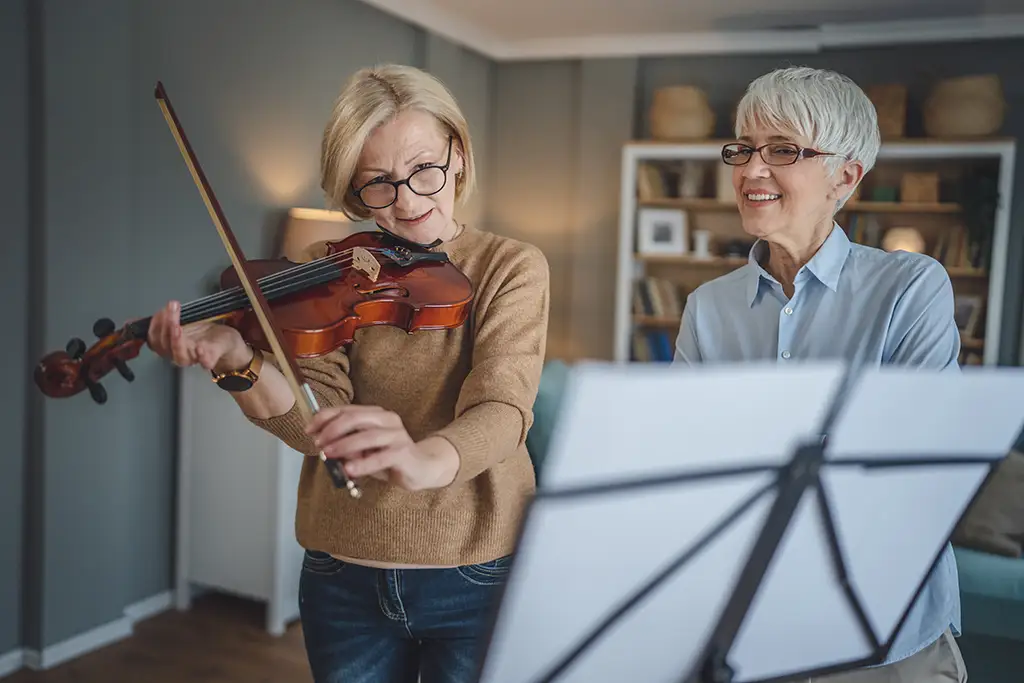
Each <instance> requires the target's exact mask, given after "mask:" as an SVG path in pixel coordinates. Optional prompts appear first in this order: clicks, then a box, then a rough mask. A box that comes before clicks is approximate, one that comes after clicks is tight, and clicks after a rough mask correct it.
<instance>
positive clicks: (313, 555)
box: [302, 550, 345, 576]
mask: <svg viewBox="0 0 1024 683" xmlns="http://www.w3.org/2000/svg"><path fill="white" fill-rule="evenodd" d="M344 568H345V563H344V562H342V561H341V560H339V559H338V558H336V557H333V556H331V555H330V554H329V553H325V552H323V551H321V550H307V551H306V552H305V554H304V555H303V557H302V570H303V571H305V572H308V573H310V574H321V575H323V576H333V575H335V574H337V573H338V572H340V571H341V570H342V569H344Z"/></svg>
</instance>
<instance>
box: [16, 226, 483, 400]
mask: <svg viewBox="0 0 1024 683" xmlns="http://www.w3.org/2000/svg"><path fill="white" fill-rule="evenodd" d="M326 248H327V254H326V255H325V256H323V257H321V258H318V259H316V260H314V261H310V262H308V263H294V262H292V261H288V260H287V259H283V258H281V259H264V260H250V261H247V265H248V266H249V268H250V269H251V271H252V272H253V273H254V274H255V275H256V281H257V283H258V284H259V288H260V290H261V291H262V292H263V294H264V296H265V297H266V298H267V301H268V302H269V303H270V311H271V313H272V314H273V316H274V318H275V320H276V321H277V323H278V325H279V327H280V329H281V339H282V341H283V342H284V343H285V344H286V345H287V346H288V347H289V348H290V349H292V353H293V354H294V356H295V357H297V358H316V357H319V356H323V355H326V354H328V353H331V352H332V351H335V350H337V349H339V348H341V347H342V346H347V345H349V344H351V343H352V341H353V340H354V338H355V333H356V331H357V330H359V329H361V328H364V327H371V326H375V325H391V326H394V327H398V328H400V329H402V330H405V331H406V332H410V333H412V332H415V331H417V330H443V329H452V328H457V327H460V326H461V325H462V324H463V323H465V322H466V320H467V318H468V317H469V309H470V304H471V302H472V300H473V285H472V284H471V283H470V281H469V278H467V277H466V276H465V274H463V273H462V271H461V270H459V269H458V268H457V267H456V266H455V265H453V264H452V263H451V262H450V261H449V260H448V255H447V254H445V253H443V252H430V251H428V250H426V249H424V248H416V247H415V246H412V245H408V244H406V243H404V242H402V241H401V240H399V239H398V238H394V237H392V236H390V235H388V234H386V233H382V232H381V233H378V232H373V231H366V232H357V233H355V234H353V235H350V236H349V237H346V238H345V239H343V240H341V241H338V242H328V243H327V244H326ZM210 320H216V321H218V322H220V323H223V324H226V325H230V326H231V327H234V328H235V329H236V330H238V331H239V333H241V335H242V338H243V339H245V341H246V342H248V343H249V344H250V345H251V346H253V347H255V348H259V349H260V350H262V351H264V352H267V353H273V352H274V349H273V348H272V345H271V343H270V341H269V339H268V338H267V334H266V332H265V331H264V329H263V327H262V325H261V324H260V321H259V320H258V318H257V316H256V314H255V311H254V310H253V306H252V304H251V303H250V301H249V298H248V297H247V296H246V293H245V290H244V289H243V287H242V285H241V283H240V281H239V277H238V273H237V272H236V271H235V269H234V268H233V267H231V268H227V269H225V270H224V271H223V272H222V273H221V275H220V290H219V291H218V292H217V293H216V294H211V295H209V296H205V297H202V298H199V299H196V300H194V301H190V302H188V303H184V304H182V307H181V324H182V325H189V324H192V323H199V322H203V321H210ZM149 322H150V318H148V317H147V318H142V319H140V320H135V321H132V322H130V323H128V324H126V325H125V326H124V327H122V328H121V329H115V328H114V323H113V321H112V320H110V319H109V318H100V319H99V320H97V321H96V323H95V324H94V325H93V330H92V331H93V334H94V335H95V336H96V337H99V341H97V342H96V343H95V344H93V346H92V347H90V348H88V349H87V348H86V346H85V342H84V341H82V339H80V338H78V337H75V338H72V339H71V340H70V341H69V342H68V344H67V347H66V348H65V350H63V351H53V352H51V353H48V354H46V355H45V356H43V358H42V359H41V360H40V361H39V363H38V364H37V365H36V368H35V373H34V379H35V383H36V385H37V386H38V387H39V389H40V390H41V391H42V392H43V393H44V394H45V395H47V396H49V397H51V398H65V397H68V396H73V395H75V394H78V393H80V392H82V391H85V390H88V392H89V394H90V396H92V398H93V400H94V401H96V402H97V403H101V404H102V403H105V402H106V400H107V392H106V389H104V387H103V385H102V384H101V383H100V379H102V378H103V377H105V376H106V375H107V374H109V373H110V372H112V371H114V370H115V369H116V370H117V371H118V372H119V373H120V374H121V376H122V377H124V378H125V379H126V380H127V381H129V382H131V381H133V380H134V379H135V377H134V374H133V373H132V371H131V368H129V367H128V364H127V363H128V361H129V360H132V359H133V358H135V357H136V356H138V355H139V352H140V351H141V349H142V346H143V345H145V344H146V340H147V336H148V334H149Z"/></svg>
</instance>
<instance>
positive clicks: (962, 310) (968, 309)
mask: <svg viewBox="0 0 1024 683" xmlns="http://www.w3.org/2000/svg"><path fill="white" fill-rule="evenodd" d="M983 304H984V302H983V301H982V298H981V297H980V296H965V295H962V294H961V295H958V296H956V297H955V299H954V303H953V318H954V320H956V326H957V329H959V330H960V336H961V337H963V338H965V339H976V338H977V337H978V323H979V322H980V321H981V307H982V305H983Z"/></svg>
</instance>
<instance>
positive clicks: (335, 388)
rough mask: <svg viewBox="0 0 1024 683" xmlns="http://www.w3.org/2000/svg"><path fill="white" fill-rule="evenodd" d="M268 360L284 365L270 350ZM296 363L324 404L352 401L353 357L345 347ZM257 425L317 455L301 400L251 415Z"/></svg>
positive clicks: (301, 378) (267, 355) (307, 453)
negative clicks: (262, 415) (276, 411)
mask: <svg viewBox="0 0 1024 683" xmlns="http://www.w3.org/2000/svg"><path fill="white" fill-rule="evenodd" d="M265 358H266V362H267V363H270V364H272V365H273V366H274V367H276V368H278V369H280V367H281V366H280V364H279V362H278V360H277V358H275V357H274V355H273V354H266V356H265ZM296 365H298V367H299V371H300V372H301V373H302V375H303V377H300V378H299V381H300V382H301V381H302V380H303V378H304V379H305V381H306V383H307V384H308V385H309V388H310V389H311V390H312V391H313V396H315V397H316V400H317V403H319V404H320V407H321V408H326V407H328V406H337V405H345V404H348V403H351V402H352V394H353V391H352V381H351V380H350V379H349V375H348V370H349V358H348V354H346V353H345V351H344V350H342V349H338V350H337V351H334V352H332V353H329V354H327V355H326V356H321V357H320V358H306V359H303V358H299V359H296ZM249 421H250V422H252V423H253V424H254V425H256V426H257V427H259V428H260V429H263V430H265V431H267V432H270V433H271V434H273V435H274V436H276V437H277V438H279V439H281V440H282V441H284V442H285V443H286V444H288V446H290V447H291V448H294V449H295V450H297V451H299V452H300V453H303V454H305V455H316V454H317V448H316V447H315V446H314V445H313V440H312V439H310V438H309V436H308V435H307V434H306V431H305V429H306V423H305V422H304V421H303V419H302V413H301V412H300V411H299V407H298V404H296V405H293V406H292V408H291V410H289V411H288V412H287V413H285V414H283V415H278V416H275V417H271V418H266V419H259V418H255V417H251V416H249Z"/></svg>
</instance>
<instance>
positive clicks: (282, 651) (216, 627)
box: [3, 595, 313, 683]
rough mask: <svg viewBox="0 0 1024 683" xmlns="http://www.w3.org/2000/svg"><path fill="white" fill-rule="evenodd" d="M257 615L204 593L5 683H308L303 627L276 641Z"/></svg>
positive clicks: (244, 605) (245, 605) (250, 607)
mask: <svg viewBox="0 0 1024 683" xmlns="http://www.w3.org/2000/svg"><path fill="white" fill-rule="evenodd" d="M263 614H264V612H263V608H262V606H260V605H259V604H257V603H251V602H247V601H244V600H239V599H235V598H231V597H225V596H221V595H205V596H202V597H200V598H197V599H196V601H195V602H194V603H193V606H192V609H191V610H190V611H188V612H177V611H175V610H173V609H172V610H170V611H167V612H164V613H163V614H159V615H157V616H155V617H153V618H152V619H148V620H146V621H144V622H141V623H139V624H136V626H135V634H134V635H133V636H132V637H131V638H128V639H126V640H123V641H121V642H119V643H115V644H113V645H110V646H108V647H106V648H104V649H102V650H98V651H96V652H93V653H90V654H87V655H83V656H82V657H79V658H78V659H75V660H72V661H70V662H67V663H65V664H62V665H61V666H58V667H55V668H53V669H50V670H49V671H29V670H27V669H25V670H22V671H19V672H18V673H16V674H13V675H12V676H10V677H9V678H5V679H4V680H3V683H185V682H188V683H214V682H216V683H236V682H237V683H311V682H312V680H313V678H312V676H310V674H309V666H308V664H307V663H306V653H305V650H304V649H303V645H302V628H301V626H300V625H299V624H298V623H296V624H294V625H292V627H291V628H289V629H288V632H287V633H285V635H283V636H282V637H280V638H274V637H272V636H271V635H269V634H268V633H267V632H266V631H265V630H264V625H263Z"/></svg>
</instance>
